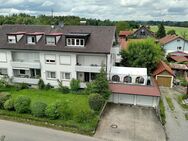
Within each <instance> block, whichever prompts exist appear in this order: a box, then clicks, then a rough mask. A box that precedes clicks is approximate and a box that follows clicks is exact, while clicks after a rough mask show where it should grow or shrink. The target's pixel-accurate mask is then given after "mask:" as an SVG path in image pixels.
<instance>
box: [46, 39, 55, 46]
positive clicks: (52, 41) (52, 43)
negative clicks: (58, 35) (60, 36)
mask: <svg viewBox="0 0 188 141" xmlns="http://www.w3.org/2000/svg"><path fill="white" fill-rule="evenodd" d="M46 44H47V45H55V44H56V43H55V37H46Z"/></svg>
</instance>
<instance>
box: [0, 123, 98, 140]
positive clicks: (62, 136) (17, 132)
mask: <svg viewBox="0 0 188 141" xmlns="http://www.w3.org/2000/svg"><path fill="white" fill-rule="evenodd" d="M1 136H5V140H4V141H100V140H99V139H95V138H93V137H89V136H84V135H79V134H74V133H68V132H64V131H58V130H53V129H49V128H44V127H38V126H33V125H27V124H22V123H16V122H12V121H5V120H0V138H1Z"/></svg>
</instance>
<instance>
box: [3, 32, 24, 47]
mask: <svg viewBox="0 0 188 141" xmlns="http://www.w3.org/2000/svg"><path fill="white" fill-rule="evenodd" d="M24 34H25V32H12V33H9V34H7V41H8V43H10V44H16V43H17V42H19V41H20V39H21V38H22V37H23V35H24Z"/></svg>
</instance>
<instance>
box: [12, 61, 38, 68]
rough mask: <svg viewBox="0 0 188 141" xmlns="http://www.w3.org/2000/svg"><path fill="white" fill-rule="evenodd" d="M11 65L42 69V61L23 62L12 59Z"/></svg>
mask: <svg viewBox="0 0 188 141" xmlns="http://www.w3.org/2000/svg"><path fill="white" fill-rule="evenodd" d="M11 65H12V67H13V68H14V67H15V68H34V69H40V68H41V65H40V62H21V61H11Z"/></svg>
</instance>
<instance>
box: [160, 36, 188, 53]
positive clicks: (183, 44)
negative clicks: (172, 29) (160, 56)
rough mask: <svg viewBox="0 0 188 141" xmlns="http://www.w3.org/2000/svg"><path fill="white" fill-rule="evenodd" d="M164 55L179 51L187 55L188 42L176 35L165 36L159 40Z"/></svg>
mask: <svg viewBox="0 0 188 141" xmlns="http://www.w3.org/2000/svg"><path fill="white" fill-rule="evenodd" d="M159 43H160V44H161V46H162V48H163V49H164V51H165V53H166V55H168V53H171V52H176V51H181V52H185V53H188V41H187V40H186V39H184V38H183V37H180V36H177V35H167V36H165V37H163V38H161V39H160V40H159Z"/></svg>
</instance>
